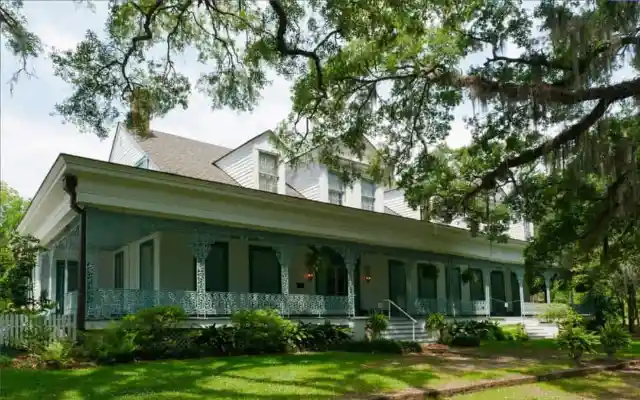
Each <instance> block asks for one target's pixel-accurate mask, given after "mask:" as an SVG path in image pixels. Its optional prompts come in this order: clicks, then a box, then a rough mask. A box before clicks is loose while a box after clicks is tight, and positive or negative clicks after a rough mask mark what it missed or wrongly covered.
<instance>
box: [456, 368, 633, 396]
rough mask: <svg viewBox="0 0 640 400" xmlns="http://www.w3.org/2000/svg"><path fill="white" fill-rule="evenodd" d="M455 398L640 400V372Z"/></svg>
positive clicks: (566, 380)
mask: <svg viewBox="0 0 640 400" xmlns="http://www.w3.org/2000/svg"><path fill="white" fill-rule="evenodd" d="M452 399H453V400H538V399H555V400H578V399H583V400H584V399H611V400H614V399H615V400H623V399H626V400H640V371H622V372H606V373H601V374H596V375H589V376H587V377H583V378H571V379H562V380H558V381H553V382H545V383H537V384H531V385H522V386H516V387H510V388H500V389H489V390H485V391H483V392H479V393H472V394H467V395H460V396H454V397H453V398H452Z"/></svg>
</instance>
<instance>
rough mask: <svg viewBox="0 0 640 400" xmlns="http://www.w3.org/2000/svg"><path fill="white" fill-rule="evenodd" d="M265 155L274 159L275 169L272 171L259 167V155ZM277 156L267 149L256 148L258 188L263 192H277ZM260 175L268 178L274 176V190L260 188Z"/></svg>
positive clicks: (278, 179) (278, 181)
mask: <svg viewBox="0 0 640 400" xmlns="http://www.w3.org/2000/svg"><path fill="white" fill-rule="evenodd" d="M263 155H264V156H267V157H273V158H274V159H275V164H276V167H275V171H274V173H271V172H264V171H263V170H262V169H261V168H260V167H261V163H260V157H262V156H263ZM279 162H280V160H279V157H278V155H277V154H274V153H271V152H269V151H264V150H258V189H259V190H263V191H265V192H270V193H278V186H279V184H280V174H279V173H278V165H279ZM262 175H265V176H268V177H270V178H275V182H276V185H275V191H270V190H266V189H261V187H260V181H261V177H262Z"/></svg>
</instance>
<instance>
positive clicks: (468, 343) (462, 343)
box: [451, 334, 480, 347]
mask: <svg viewBox="0 0 640 400" xmlns="http://www.w3.org/2000/svg"><path fill="white" fill-rule="evenodd" d="M451 345H452V346H459V347H478V346H480V337H479V336H475V335H467V334H459V335H457V336H454V337H453V338H452V339H451Z"/></svg>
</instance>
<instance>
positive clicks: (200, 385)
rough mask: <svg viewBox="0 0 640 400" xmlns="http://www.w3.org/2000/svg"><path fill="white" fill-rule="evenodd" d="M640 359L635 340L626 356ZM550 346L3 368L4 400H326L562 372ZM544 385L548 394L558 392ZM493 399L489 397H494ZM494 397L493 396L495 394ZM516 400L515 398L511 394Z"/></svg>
mask: <svg viewBox="0 0 640 400" xmlns="http://www.w3.org/2000/svg"><path fill="white" fill-rule="evenodd" d="M632 353H635V354H636V355H640V341H636V342H635V343H634V348H633V349H632V350H631V352H628V353H626V354H624V355H623V356H625V357H631V356H632V355H633V354H632ZM569 367H570V364H569V362H568V360H567V358H566V356H564V354H563V353H561V352H559V351H558V350H557V349H556V348H555V345H554V344H553V342H552V341H546V340H536V341H529V342H524V343H516V342H487V343H483V345H482V346H481V347H480V348H477V349H464V350H456V351H454V352H452V353H450V354H446V355H442V356H433V355H411V356H404V357H400V356H389V355H372V354H355V353H308V354H297V355H285V356H244V357H224V358H206V359H197V360H184V361H160V362H148V363H146V362H145V363H138V364H128V365H119V366H114V367H99V368H91V369H84V370H67V371H36V370H14V369H7V370H3V371H1V374H0V397H2V398H7V399H54V398H55V399H68V400H71V399H74V400H79V399H114V398H115V399H119V398H121V399H124V398H126V399H152V398H153V399H156V398H165V399H177V398H180V399H205V398H206V399H210V398H215V399H237V398H252V399H262V398H264V399H266V398H268V399H294V398H305V399H329V398H336V397H345V398H352V397H353V396H354V395H357V394H364V393H374V392H388V391H396V390H401V389H406V388H425V387H432V388H436V387H448V386H459V385H462V384H465V383H469V382H473V381H478V380H486V379H496V378H503V377H508V376H523V375H531V374H539V373H544V372H549V371H552V370H558V369H564V368H569ZM558 387H559V386H558V385H555V384H554V386H549V389H548V390H551V389H552V388H558ZM493 398H495V397H493ZM498 398H499V397H498ZM517 398H518V399H520V398H521V397H517Z"/></svg>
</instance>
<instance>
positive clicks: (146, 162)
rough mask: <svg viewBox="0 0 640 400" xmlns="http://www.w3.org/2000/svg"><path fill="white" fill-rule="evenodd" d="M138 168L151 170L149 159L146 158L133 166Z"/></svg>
mask: <svg viewBox="0 0 640 400" xmlns="http://www.w3.org/2000/svg"><path fill="white" fill-rule="evenodd" d="M133 166H134V167H136V168H143V169H149V157H147V156H144V157H142V158H141V159H140V160H138V162H137V163H135V164H134V165H133Z"/></svg>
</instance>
